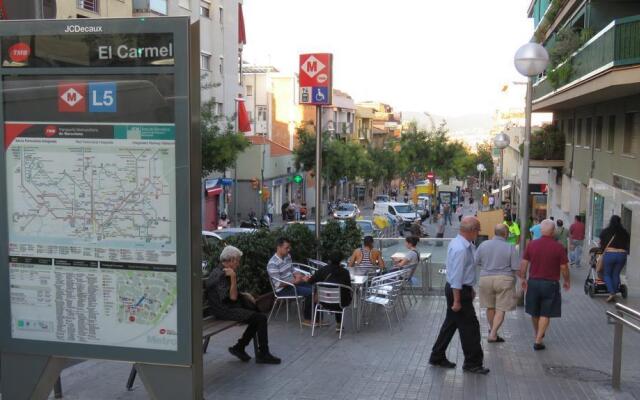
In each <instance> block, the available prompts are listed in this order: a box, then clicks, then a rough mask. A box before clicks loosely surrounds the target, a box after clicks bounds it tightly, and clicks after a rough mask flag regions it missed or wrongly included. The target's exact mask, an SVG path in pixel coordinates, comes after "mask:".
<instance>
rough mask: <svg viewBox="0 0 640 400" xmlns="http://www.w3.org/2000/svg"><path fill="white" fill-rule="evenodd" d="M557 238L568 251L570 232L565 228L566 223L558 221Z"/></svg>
mask: <svg viewBox="0 0 640 400" xmlns="http://www.w3.org/2000/svg"><path fill="white" fill-rule="evenodd" d="M555 238H556V240H557V241H558V243H560V244H561V245H562V247H564V248H565V249H567V248H568V247H567V246H568V240H569V230H568V229H567V228H565V227H564V222H563V221H562V220H561V219H559V220H557V221H556V233H555Z"/></svg>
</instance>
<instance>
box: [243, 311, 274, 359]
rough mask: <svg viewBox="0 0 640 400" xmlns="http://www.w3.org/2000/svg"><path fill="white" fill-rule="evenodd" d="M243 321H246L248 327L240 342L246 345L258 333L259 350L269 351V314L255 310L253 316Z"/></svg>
mask: <svg viewBox="0 0 640 400" xmlns="http://www.w3.org/2000/svg"><path fill="white" fill-rule="evenodd" d="M243 322H246V323H247V324H248V325H247V329H245V330H244V333H243V334H242V337H241V338H240V339H239V340H238V344H239V345H240V346H242V347H246V346H247V345H248V344H249V343H250V342H251V339H253V338H254V336H255V335H256V333H257V334H258V350H259V351H261V352H266V351H269V334H268V331H267V316H266V315H264V314H262V313H260V312H254V313H253V314H251V317H249V318H248V319H247V320H245V321H243Z"/></svg>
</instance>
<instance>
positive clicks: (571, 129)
mask: <svg viewBox="0 0 640 400" xmlns="http://www.w3.org/2000/svg"><path fill="white" fill-rule="evenodd" d="M567 125H568V127H567V140H566V142H567V145H569V146H571V145H572V144H573V133H574V131H575V120H573V119H570V120H569V121H568V122H567Z"/></svg>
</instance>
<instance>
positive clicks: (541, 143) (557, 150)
mask: <svg viewBox="0 0 640 400" xmlns="http://www.w3.org/2000/svg"><path fill="white" fill-rule="evenodd" d="M564 147H565V138H564V135H563V134H562V132H560V131H559V130H558V129H556V128H555V127H554V126H553V125H545V126H543V127H542V128H541V129H536V130H535V131H534V132H533V133H532V134H531V147H530V149H529V158H530V159H531V160H564ZM520 154H524V144H520Z"/></svg>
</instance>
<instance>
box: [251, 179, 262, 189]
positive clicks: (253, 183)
mask: <svg viewBox="0 0 640 400" xmlns="http://www.w3.org/2000/svg"><path fill="white" fill-rule="evenodd" d="M251 187H252V188H253V190H258V189H259V188H260V182H259V181H258V178H252V179H251Z"/></svg>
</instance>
